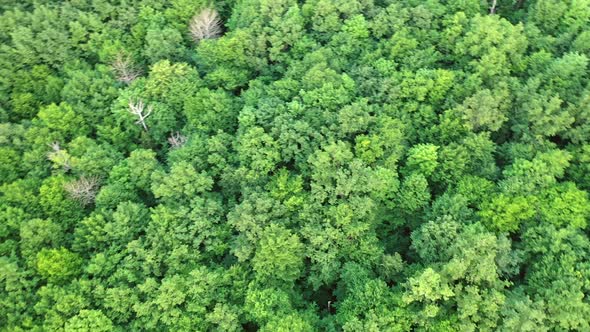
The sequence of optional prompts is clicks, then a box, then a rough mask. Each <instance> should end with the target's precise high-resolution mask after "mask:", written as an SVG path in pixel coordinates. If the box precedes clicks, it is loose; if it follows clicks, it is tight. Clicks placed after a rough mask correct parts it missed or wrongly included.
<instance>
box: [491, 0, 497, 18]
mask: <svg viewBox="0 0 590 332" xmlns="http://www.w3.org/2000/svg"><path fill="white" fill-rule="evenodd" d="M496 2H497V0H492V6H491V7H490V15H494V14H495V13H496Z"/></svg>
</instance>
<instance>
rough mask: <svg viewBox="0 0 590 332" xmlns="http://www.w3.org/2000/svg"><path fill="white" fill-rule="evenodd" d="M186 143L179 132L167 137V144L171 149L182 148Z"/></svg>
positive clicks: (185, 139)
mask: <svg viewBox="0 0 590 332" xmlns="http://www.w3.org/2000/svg"><path fill="white" fill-rule="evenodd" d="M186 141H187V138H186V136H184V135H182V134H181V133H179V132H176V133H173V134H172V135H170V137H168V143H170V146H171V147H172V148H173V149H176V148H179V147H181V146H183V145H184V143H186Z"/></svg>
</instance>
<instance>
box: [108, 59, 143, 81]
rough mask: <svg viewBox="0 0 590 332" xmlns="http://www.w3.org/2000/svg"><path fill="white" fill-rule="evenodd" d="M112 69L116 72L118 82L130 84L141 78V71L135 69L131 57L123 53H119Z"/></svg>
mask: <svg viewBox="0 0 590 332" xmlns="http://www.w3.org/2000/svg"><path fill="white" fill-rule="evenodd" d="M111 68H112V69H113V72H115V75H116V76H117V80H118V81H119V82H123V83H125V84H129V83H131V82H133V81H134V80H135V79H136V78H138V77H139V76H141V70H139V69H138V68H136V67H135V65H134V64H133V61H132V60H131V57H130V56H128V55H125V54H123V53H122V52H120V53H117V56H116V57H115V60H114V61H113V63H112V64H111Z"/></svg>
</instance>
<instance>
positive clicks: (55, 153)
mask: <svg viewBox="0 0 590 332" xmlns="http://www.w3.org/2000/svg"><path fill="white" fill-rule="evenodd" d="M47 145H49V147H50V148H51V150H52V151H50V152H49V153H47V159H49V160H50V161H51V162H53V163H55V164H57V165H61V167H62V168H63V170H64V172H67V171H69V170H71V169H72V165H71V164H70V155H69V154H68V153H67V152H66V151H65V150H62V149H61V146H60V145H59V142H58V141H55V142H52V143H49V144H47Z"/></svg>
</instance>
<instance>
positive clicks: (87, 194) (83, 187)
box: [64, 176, 100, 205]
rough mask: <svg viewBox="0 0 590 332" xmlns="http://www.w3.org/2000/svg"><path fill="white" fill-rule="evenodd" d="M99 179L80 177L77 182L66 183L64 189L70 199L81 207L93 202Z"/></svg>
mask: <svg viewBox="0 0 590 332" xmlns="http://www.w3.org/2000/svg"><path fill="white" fill-rule="evenodd" d="M99 182H100V181H99V178H98V177H95V176H91V177H84V176H83V177H81V178H79V179H78V180H75V181H72V182H68V183H66V184H65V185H64V189H65V190H66V191H67V192H68V194H69V195H70V197H71V198H73V199H75V200H77V201H79V202H80V203H82V204H83V205H88V204H90V203H92V202H93V201H94V198H95V197H96V193H97V191H98V185H99Z"/></svg>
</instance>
